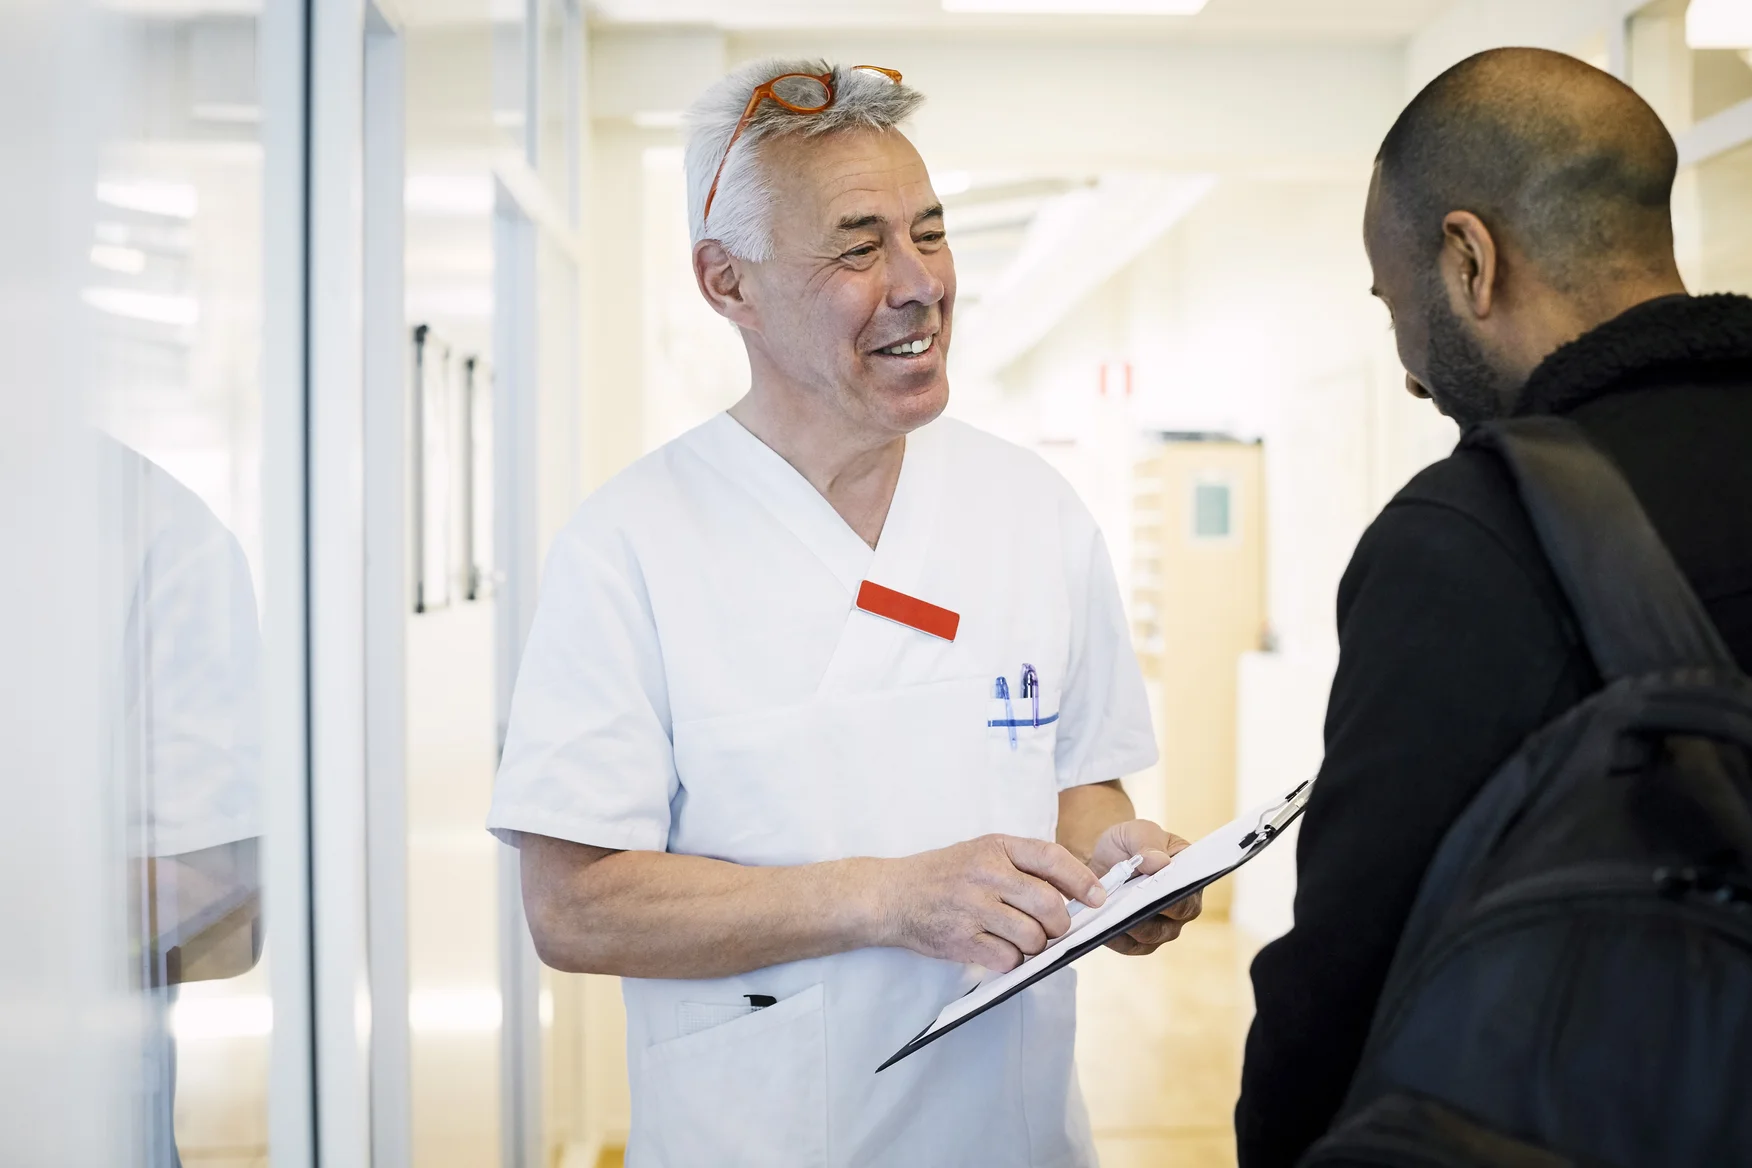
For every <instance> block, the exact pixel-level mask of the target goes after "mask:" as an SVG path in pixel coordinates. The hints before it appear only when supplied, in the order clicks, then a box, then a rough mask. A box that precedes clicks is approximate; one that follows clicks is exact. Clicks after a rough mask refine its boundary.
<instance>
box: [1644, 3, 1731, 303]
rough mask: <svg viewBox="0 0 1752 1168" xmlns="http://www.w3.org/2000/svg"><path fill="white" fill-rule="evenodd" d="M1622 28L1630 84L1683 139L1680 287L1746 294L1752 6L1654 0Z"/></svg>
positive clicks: (1676, 202) (1678, 207)
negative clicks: (1684, 285) (1623, 30)
mask: <svg viewBox="0 0 1752 1168" xmlns="http://www.w3.org/2000/svg"><path fill="white" fill-rule="evenodd" d="M1627 31H1628V34H1629V35H1628V49H1629V75H1630V83H1631V85H1633V86H1634V87H1635V88H1636V90H1637V92H1638V93H1640V94H1642V96H1643V97H1644V98H1645V99H1647V101H1648V102H1649V104H1650V105H1652V106H1654V107H1655V111H1656V112H1657V113H1659V114H1660V115H1661V118H1662V120H1663V121H1665V122H1666V123H1667V128H1668V129H1669V130H1671V131H1672V132H1673V135H1674V137H1675V138H1677V139H1678V141H1679V148H1680V157H1681V160H1682V162H1683V163H1684V165H1683V166H1682V167H1681V169H1680V171H1679V177H1678V181H1677V182H1676V183H1675V184H1674V189H1673V235H1674V244H1675V247H1676V249H1677V252H1678V258H1679V269H1680V272H1681V274H1683V276H1684V277H1685V283H1686V286H1687V287H1688V288H1690V289H1691V291H1693V292H1742V293H1744V292H1752V213H1748V208H1752V6H1748V5H1745V4H1743V3H1737V2H1735V0H1726V2H1724V0H1659V2H1658V3H1654V4H1649V5H1645V6H1644V7H1642V8H1641V9H1639V10H1638V11H1637V12H1636V13H1635V15H1633V16H1632V17H1631V19H1630V22H1629V26H1628V29H1627ZM1724 123H1726V136H1725V138H1724V135H1723V130H1724ZM1735 125H1738V126H1739V127H1740V128H1739V129H1738V130H1735V129H1734V126H1735ZM1700 127H1701V128H1700Z"/></svg>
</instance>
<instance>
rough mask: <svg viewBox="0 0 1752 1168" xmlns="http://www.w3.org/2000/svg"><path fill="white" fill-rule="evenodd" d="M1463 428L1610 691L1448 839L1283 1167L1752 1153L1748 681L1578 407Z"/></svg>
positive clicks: (1458, 1166) (1539, 740)
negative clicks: (1371, 1008)
mask: <svg viewBox="0 0 1752 1168" xmlns="http://www.w3.org/2000/svg"><path fill="white" fill-rule="evenodd" d="M1466 441H1467V442H1468V443H1469V444H1474V445H1480V446H1484V447H1486V448H1490V449H1494V450H1495V451H1496V452H1497V453H1498V454H1500V455H1501V456H1502V457H1503V459H1504V460H1505V461H1506V462H1507V464H1508V466H1509V468H1510V471H1511V473H1512V475H1513V477H1514V479H1515V481H1516V484H1517V485H1518V487H1519V490H1520V495H1521V501H1522V504H1523V506H1524V507H1525V508H1526V511H1527V513H1528V515H1529V517H1530V518H1531V519H1532V522H1533V527H1534V530H1535V531H1536V532H1537V533H1538V536H1539V541H1540V543H1541V544H1542V545H1543V547H1544V549H1545V554H1546V557H1547V558H1548V559H1549V560H1550V562H1551V566H1552V568H1553V570H1554V571H1555V572H1556V574H1557V578H1558V580H1559V582H1560V583H1561V584H1562V586H1563V590H1564V592H1565V594H1566V595H1567V596H1568V599H1569V603H1570V608H1571V611H1572V613H1573V615H1574V619H1575V622H1576V625H1577V627H1578V628H1579V630H1580V633H1581V637H1582V640H1583V641H1584V642H1585V643H1586V645H1587V647H1588V650H1589V652H1590V653H1591V654H1592V655H1593V658H1594V663H1595V666H1596V668H1597V670H1598V672H1599V674H1600V677H1601V680H1602V682H1603V683H1604V688H1603V689H1601V690H1600V691H1599V692H1598V693H1596V694H1594V695H1593V696H1592V697H1590V698H1589V699H1588V700H1586V701H1584V702H1582V703H1581V704H1580V705H1578V706H1576V707H1574V708H1573V709H1571V710H1569V711H1568V712H1567V713H1565V714H1564V715H1563V716H1562V717H1560V718H1558V719H1557V720H1556V721H1555V722H1553V723H1552V724H1551V725H1549V726H1546V727H1545V728H1543V729H1542V730H1540V731H1539V732H1537V733H1536V734H1534V735H1533V736H1532V737H1531V738H1529V739H1528V740H1527V742H1526V743H1525V745H1523V746H1522V747H1521V749H1520V751H1519V752H1517V753H1516V754H1515V755H1514V757H1512V758H1511V759H1509V761H1508V762H1507V763H1505V764H1504V765H1503V766H1502V768H1501V769H1500V770H1498V771H1497V772H1496V774H1495V775H1493V776H1492V777H1491V779H1490V781H1489V782H1488V783H1486V784H1485V786H1484V788H1483V789H1482V790H1481V791H1480V792H1479V793H1478V795H1477V797H1476V798H1475V799H1473V801H1472V802H1471V804H1470V805H1469V806H1468V807H1467V808H1466V810H1465V812H1464V813H1463V814H1462V815H1461V816H1460V818H1459V819H1458V820H1456V821H1455V823H1454V825H1453V827H1451V828H1450V829H1449V831H1448V834H1447V836H1446V837H1444V839H1443V840H1442V844H1441V847H1440V848H1438V849H1437V851H1436V854H1435V856H1434V857H1433V858H1432V860H1431V862H1430V866H1429V869H1428V870H1427V871H1426V872H1425V874H1424V879H1423V884H1422V886H1421V887H1420V889H1419V892H1418V897H1417V900H1416V902H1415V903H1414V905H1413V907H1412V910H1411V914H1410V916H1409V918H1408V919H1407V921H1406V926H1405V932H1404V934H1403V935H1402V937H1401V939H1400V943H1399V948H1398V950H1397V952H1396V953H1395V955H1394V959H1393V965H1392V967H1391V969H1390V971H1389V973H1388V976H1387V982H1386V985H1385V987H1384V989H1383V990H1382V994H1381V999H1380V1004H1379V1006H1378V1007H1377V1009H1376V1012H1375V1017H1374V1021H1373V1023H1372V1025H1371V1028H1370V1031H1369V1036H1368V1041H1367V1044H1366V1045H1365V1047H1364V1050H1363V1054H1362V1058H1361V1061H1360V1063H1359V1064H1358V1067H1357V1072H1356V1076H1355V1078H1354V1079H1353V1080H1352V1082H1351V1088H1350V1092H1349V1095H1348V1096H1347V1097H1346V1100H1345V1104H1344V1107H1343V1109H1342V1111H1341V1112H1340V1115H1339V1118H1338V1120H1337V1121H1336V1123H1335V1124H1334V1126H1333V1128H1332V1130H1331V1131H1330V1132H1328V1133H1327V1135H1326V1136H1325V1137H1324V1138H1322V1139H1321V1140H1320V1142H1318V1143H1317V1144H1315V1145H1314V1146H1313V1147H1312V1148H1311V1149H1309V1151H1308V1153H1307V1155H1306V1156H1304V1158H1303V1159H1302V1161H1301V1164H1302V1165H1303V1168H1314V1166H1316V1165H1318V1166H1320V1168H1340V1166H1355V1168H1361V1166H1363V1165H1368V1166H1371V1168H1376V1166H1379V1168H1387V1166H1393V1168H1411V1166H1414V1165H1416V1166H1424V1165H1428V1166H1429V1168H1477V1166H1482V1165H1495V1166H1503V1168H1509V1166H1514V1168H1522V1166H1525V1168H1560V1166H1563V1165H1590V1166H1602V1168H1605V1166H1611V1168H1693V1166H1695V1168H1705V1166H1707V1168H1722V1166H1729V1165H1752V777H1749V762H1748V760H1749V759H1752V679H1748V678H1747V677H1746V676H1745V675H1744V674H1743V673H1741V671H1740V670H1739V668H1738V667H1737V666H1736V665H1735V662H1734V659H1733V656H1732V655H1731V654H1730V653H1729V651H1728V649H1727V647H1726V646H1725V645H1724V644H1723V642H1722V640H1721V637H1720V635H1719V634H1718V633H1717V631H1716V629H1715V627H1714V626H1713V625H1712V624H1711V623H1710V620H1709V618H1708V616H1707V615H1706V614H1705V613H1704V610H1703V606H1702V605H1701V604H1700V603H1699V602H1698V600H1697V597H1696V595H1695V594H1694V593H1693V592H1692V590H1691V588H1690V586H1689V585H1688V584H1687V583H1686V581H1685V578H1684V577H1683V576H1682V575H1681V574H1680V571H1679V569H1678V567H1677V566H1676V565H1675V564H1674V562H1673V559H1672V557H1671V556H1670V555H1669V554H1668V552H1667V549H1666V547H1665V545H1663V544H1662V542H1661V540H1660V537H1659V536H1658V535H1657V534H1656V533H1655V530H1654V528H1653V526H1651V525H1650V523H1649V520H1648V517H1647V516H1646V515H1645V514H1644V513H1643V510H1642V507H1641V506H1640V505H1639V504H1638V503H1637V501H1636V498H1635V496H1634V495H1632V494H1631V491H1630V488H1629V486H1628V485H1627V484H1626V483H1625V481H1624V479H1623V478H1622V477H1621V476H1620V475H1619V473H1618V470H1617V468H1616V467H1614V466H1613V465H1612V463H1611V462H1610V461H1608V460H1607V458H1606V457H1605V456H1604V455H1602V454H1601V453H1600V452H1599V451H1598V450H1596V449H1595V448H1594V447H1593V445H1592V444H1591V443H1590V442H1589V441H1588V440H1587V439H1586V438H1585V437H1584V436H1583V434H1582V432H1581V431H1580V430H1579V429H1577V428H1576V427H1575V426H1574V425H1573V424H1572V423H1569V422H1567V421H1565V420H1562V419H1558V418H1528V419H1518V420H1515V421H1510V422H1497V423H1492V424H1489V425H1486V426H1481V427H1478V428H1476V429H1474V430H1473V431H1471V432H1469V433H1468V435H1467V439H1466ZM1748 457H1752V451H1749V452H1748ZM1408 778H1410V776H1408Z"/></svg>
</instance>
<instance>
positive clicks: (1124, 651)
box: [1055, 504, 1157, 791]
mask: <svg viewBox="0 0 1752 1168" xmlns="http://www.w3.org/2000/svg"><path fill="white" fill-rule="evenodd" d="M1069 526H1070V529H1071V532H1072V535H1071V537H1070V538H1069V539H1067V541H1066V544H1067V546H1066V559H1065V568H1066V572H1067V573H1068V581H1067V583H1068V588H1067V592H1068V595H1069V598H1070V618H1071V636H1070V664H1069V667H1068V668H1067V669H1066V671H1065V687H1064V691H1063V693H1062V695H1061V696H1060V698H1059V731H1058V746H1057V752H1056V759H1055V762H1056V765H1057V770H1058V786H1059V790H1061V791H1063V790H1067V789H1068V788H1071V787H1080V786H1082V785H1084V784H1085V783H1101V782H1106V781H1107V780H1109V779H1117V778H1120V777H1121V776H1124V775H1129V774H1132V773H1134V772H1136V771H1141V770H1143V769H1145V768H1146V767H1150V766H1153V765H1155V762H1156V757H1157V755H1156V734H1155V731H1154V729H1153V728H1152V727H1151V725H1150V703H1149V698H1148V696H1147V695H1146V693H1145V691H1144V675H1143V671H1142V670H1141V669H1140V668H1139V667H1138V658H1137V654H1136V653H1135V652H1133V650H1132V643H1131V630H1130V628H1129V626H1128V625H1127V622H1126V618H1125V608H1124V606H1123V605H1122V604H1121V603H1120V598H1119V584H1118V582H1117V581H1116V580H1115V579H1114V575H1113V559H1112V557H1111V556H1109V555H1108V552H1107V541H1106V540H1104V539H1102V538H1101V531H1100V529H1099V528H1097V527H1096V526H1095V522H1094V520H1093V519H1092V518H1090V517H1089V515H1088V513H1087V512H1086V511H1084V510H1083V509H1082V507H1081V505H1080V504H1079V505H1076V506H1075V508H1074V513H1073V515H1072V521H1071V522H1070V524H1069Z"/></svg>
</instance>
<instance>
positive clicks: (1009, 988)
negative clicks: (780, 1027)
mask: <svg viewBox="0 0 1752 1168" xmlns="http://www.w3.org/2000/svg"><path fill="white" fill-rule="evenodd" d="M1313 789H1314V780H1312V779H1309V780H1308V781H1307V782H1305V783H1303V784H1301V785H1300V786H1298V787H1296V788H1295V789H1294V790H1292V791H1290V792H1289V793H1288V794H1287V795H1285V796H1283V797H1282V798H1281V799H1273V800H1272V801H1270V802H1269V803H1265V804H1263V805H1261V806H1259V807H1256V808H1254V809H1253V810H1251V811H1248V812H1247V813H1246V814H1244V815H1241V816H1238V817H1236V818H1235V819H1233V820H1231V821H1230V822H1228V823H1226V824H1224V825H1223V826H1222V827H1219V828H1218V829H1217V830H1216V831H1213V832H1211V833H1210V834H1209V835H1207V836H1205V837H1204V838H1202V839H1200V840H1198V841H1197V842H1195V843H1193V844H1191V845H1189V846H1188V847H1186V848H1185V849H1183V850H1182V851H1181V852H1180V853H1179V854H1178V855H1176V856H1175V857H1174V860H1173V862H1172V863H1170V864H1169V865H1168V866H1167V867H1166V868H1163V869H1162V870H1161V871H1160V872H1157V873H1155V874H1154V875H1152V876H1134V877H1132V879H1130V880H1128V881H1127V882H1126V883H1124V884H1122V885H1120V886H1119V888H1117V889H1115V890H1114V892H1113V894H1112V895H1110V896H1109V897H1108V898H1107V900H1106V902H1105V903H1104V904H1102V906H1101V907H1100V908H1098V909H1089V910H1086V911H1084V912H1081V913H1078V914H1077V915H1076V916H1075V917H1073V918H1072V920H1071V928H1070V931H1069V932H1067V933H1065V934H1064V936H1062V937H1059V938H1057V939H1056V940H1054V941H1053V942H1052V944H1050V945H1048V946H1047V947H1046V948H1045V949H1043V950H1041V951H1040V952H1039V953H1036V954H1035V955H1034V956H1033V957H1030V958H1029V959H1028V960H1027V961H1024V962H1023V963H1022V964H1021V965H1018V966H1017V967H1016V968H1015V969H1012V970H1010V971H1009V972H1008V973H992V974H989V975H988V976H986V977H985V978H984V979H983V980H981V981H980V983H979V984H978V985H976V986H974V987H973V988H972V989H971V990H969V991H967V993H965V994H963V995H962V996H961V997H959V998H956V999H955V1000H954V1001H953V1002H950V1003H949V1004H948V1005H947V1006H944V1007H943V1009H942V1011H941V1012H940V1013H939V1014H938V1015H937V1017H936V1018H935V1019H934V1020H933V1021H932V1022H931V1024H930V1025H929V1026H926V1027H925V1028H924V1029H923V1030H921V1031H919V1033H918V1035H917V1036H916V1037H915V1038H913V1040H912V1041H911V1042H908V1043H907V1044H906V1045H905V1046H903V1047H901V1048H900V1049H899V1050H897V1051H895V1052H894V1054H892V1055H891V1056H889V1059H888V1061H887V1062H885V1063H883V1064H882V1065H881V1066H879V1067H877V1068H876V1070H877V1072H878V1073H880V1072H882V1071H885V1070H887V1069H888V1068H889V1067H891V1066H893V1065H894V1064H895V1063H897V1062H899V1061H900V1060H901V1059H903V1058H905V1057H907V1056H908V1055H910V1054H912V1053H914V1052H915V1051H918V1050H922V1049H923V1048H925V1047H927V1046H929V1045H930V1044H931V1043H933V1042H935V1041H937V1039H939V1038H941V1037H943V1036H944V1035H945V1034H947V1033H949V1032H950V1031H951V1030H954V1029H955V1028H956V1027H957V1026H960V1025H961V1024H962V1023H964V1022H967V1021H969V1020H970V1019H973V1018H977V1017H978V1016H979V1015H981V1014H983V1013H985V1012H986V1011H987V1010H989V1009H991V1008H992V1007H993V1006H996V1005H998V1004H1000V1003H1002V1002H1006V1001H1008V1000H1009V999H1010V998H1012V997H1014V996H1015V995H1016V994H1019V993H1021V992H1022V991H1023V990H1025V989H1027V988H1028V987H1029V986H1031V985H1033V984H1034V983H1035V982H1037V981H1039V980H1040V979H1041V978H1043V977H1047V976H1049V975H1051V974H1054V973H1057V972H1058V971H1059V970H1061V969H1063V968H1065V967H1066V966H1067V965H1069V964H1071V962H1073V961H1075V960H1077V959H1078V958H1079V957H1082V956H1083V955H1084V954H1085V953H1090V952H1093V951H1094V950H1096V949H1099V948H1100V947H1101V946H1103V945H1105V944H1106V943H1107V942H1108V941H1110V940H1112V939H1113V938H1114V937H1116V936H1118V935H1119V934H1120V933H1123V932H1125V931H1126V930H1127V929H1129V928H1131V927H1132V926H1134V925H1136V924H1139V923H1140V922H1142V921H1145V920H1148V919H1149V918H1150V917H1153V916H1155V915H1156V914H1157V913H1159V912H1161V911H1162V910H1163V909H1165V908H1168V907H1169V906H1170V905H1173V904H1176V903H1178V902H1179V901H1182V900H1185V899H1186V898H1187V897H1189V896H1191V895H1193V894H1194V893H1196V892H1198V891H1200V890H1202V889H1203V888H1205V887H1206V886H1207V885H1210V884H1213V883H1215V882H1216V881H1218V880H1221V879H1222V878H1223V877H1225V876H1227V875H1228V874H1229V873H1231V872H1233V871H1235V869H1237V868H1239V867H1241V865H1243V864H1245V863H1247V861H1249V860H1251V859H1252V858H1253V857H1255V856H1257V855H1258V854H1259V853H1260V852H1263V851H1264V850H1265V849H1266V848H1267V847H1269V846H1270V845H1271V842H1272V841H1273V840H1275V839H1277V838H1278V837H1279V836H1281V835H1283V833H1284V831H1285V830H1286V829H1287V828H1288V827H1289V826H1290V824H1291V823H1293V822H1295V819H1296V817H1297V816H1299V815H1300V814H1302V808H1303V807H1305V806H1307V804H1308V796H1309V794H1310V793H1311V792H1312V791H1313Z"/></svg>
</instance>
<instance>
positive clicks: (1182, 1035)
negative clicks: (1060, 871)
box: [597, 921, 1256, 1168]
mask: <svg viewBox="0 0 1752 1168" xmlns="http://www.w3.org/2000/svg"><path fill="white" fill-rule="evenodd" d="M1255 948H1256V946H1255V945H1254V944H1253V943H1252V941H1251V940H1249V939H1248V937H1247V936H1246V934H1244V933H1242V932H1241V931H1240V930H1238V929H1236V928H1235V927H1234V926H1232V925H1230V924H1228V923H1227V922H1223V921H1201V922H1199V923H1198V924H1197V925H1196V926H1195V927H1193V928H1190V929H1188V930H1187V931H1186V933H1185V935H1183V936H1182V937H1181V938H1180V939H1179V940H1178V941H1176V942H1174V943H1173V944H1172V945H1170V946H1168V947H1167V948H1165V949H1161V950H1158V951H1157V952H1156V953H1155V954H1154V955H1152V956H1150V957H1137V958H1127V957H1121V956H1119V955H1118V954H1116V953H1111V952H1108V951H1106V950H1103V951H1102V952H1099V953H1093V954H1091V955H1089V956H1088V957H1086V958H1084V959H1083V960H1082V961H1081V962H1079V963H1078V969H1079V971H1080V972H1079V974H1078V976H1079V978H1080V982H1079V984H1078V987H1077V1012H1078V1023H1077V1026H1078V1032H1077V1065H1078V1072H1079V1074H1080V1076H1081V1078H1082V1082H1083V1094H1084V1097H1085V1098H1086V1099H1087V1101H1088V1105H1089V1121H1090V1123H1091V1124H1093V1125H1094V1128H1095V1146H1096V1148H1097V1150H1098V1151H1099V1152H1100V1155H1101V1165H1102V1168H1233V1165H1234V1163H1235V1135H1234V1129H1233V1127H1232V1126H1231V1122H1230V1117H1231V1114H1232V1113H1233V1111H1234V1108H1235V1095H1236V1091H1237V1090H1238V1087H1239V1084H1240V1081H1241V1046H1242V1043H1243V1041H1244V1040H1245V1039H1246V1036H1247V1025H1248V1022H1249V1021H1250V1020H1251V1019H1252V1017H1253V997H1252V992H1251V989H1250V987H1249V983H1248V981H1247V963H1248V962H1250V961H1251V960H1252V959H1253V953H1254V950H1255ZM620 1163H621V1156H620V1153H619V1152H618V1151H616V1152H610V1153H606V1154H605V1155H604V1156H603V1158H602V1159H601V1160H600V1161H599V1162H598V1165H597V1168H619V1166H620Z"/></svg>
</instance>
